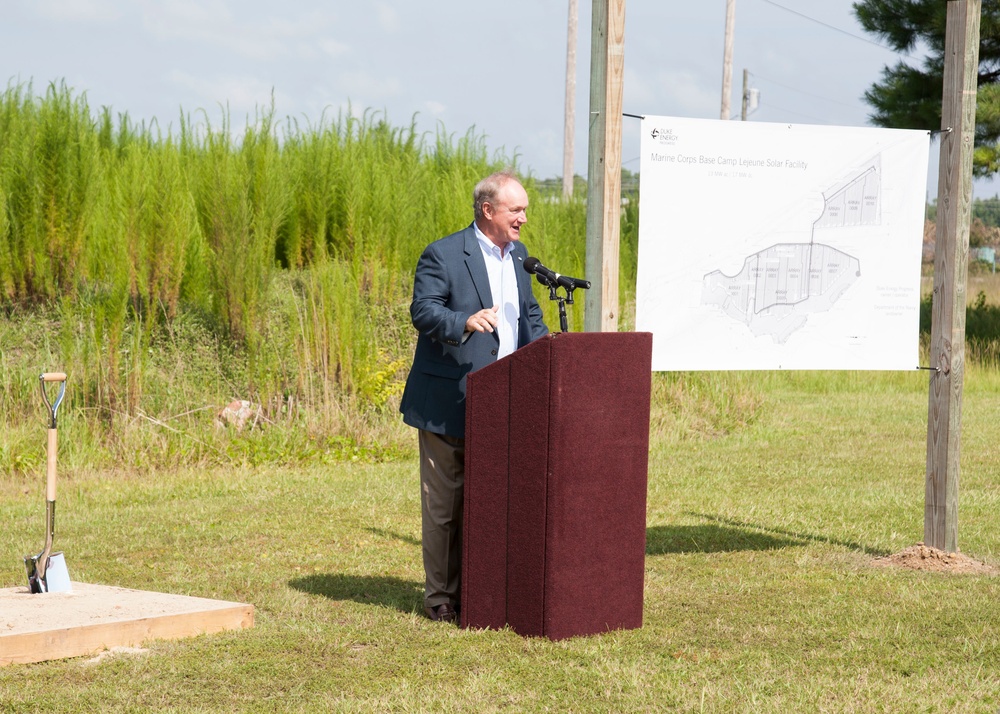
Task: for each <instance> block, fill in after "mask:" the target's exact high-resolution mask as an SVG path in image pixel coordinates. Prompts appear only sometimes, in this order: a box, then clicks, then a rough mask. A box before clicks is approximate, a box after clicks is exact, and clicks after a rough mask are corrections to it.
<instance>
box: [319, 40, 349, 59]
mask: <svg viewBox="0 0 1000 714" xmlns="http://www.w3.org/2000/svg"><path fill="white" fill-rule="evenodd" d="M318 45H319V49H320V50H322V52H323V53H324V54H327V55H329V56H330V57H341V56H343V55H346V54H347V53H348V52H350V51H351V48H350V46H349V45H345V44H344V43H343V42H337V41H336V40H332V39H323V40H320V41H319V42H318Z"/></svg>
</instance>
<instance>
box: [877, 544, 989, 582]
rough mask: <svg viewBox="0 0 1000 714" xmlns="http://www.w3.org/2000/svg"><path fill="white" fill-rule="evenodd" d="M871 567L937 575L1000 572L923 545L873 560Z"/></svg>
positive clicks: (985, 564) (980, 562) (958, 555)
mask: <svg viewBox="0 0 1000 714" xmlns="http://www.w3.org/2000/svg"><path fill="white" fill-rule="evenodd" d="M872 565H875V566H878V567H891V566H895V567H898V568H910V569H911V570H927V571H931V572H937V573H961V574H973V575H996V574H997V573H998V572H1000V570H998V569H997V568H995V567H994V566H992V565H989V564H987V563H983V562H982V561H979V560H974V559H972V558H970V557H969V556H967V555H963V554H962V553H949V552H948V551H946V550H938V549H937V548H932V547H931V546H929V545H924V544H923V543H917V544H916V545H911V546H910V547H909V548H907V549H906V550H904V551H901V552H899V553H896V554H894V555H887V556H885V557H884V558H875V559H874V560H873V561H872Z"/></svg>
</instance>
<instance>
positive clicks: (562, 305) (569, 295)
mask: <svg viewBox="0 0 1000 714" xmlns="http://www.w3.org/2000/svg"><path fill="white" fill-rule="evenodd" d="M538 281H539V282H540V283H542V284H543V285H548V286H549V300H556V301H558V302H559V330H560V331H561V332H569V321H568V320H567V318H566V304H567V303H569V304H570V305H572V304H573V291H574V290H575V289H576V288H563V289H564V290H565V291H566V297H562V296H561V295H560V294H559V293H558V290H559V286H558V285H557V284H555V283H552V282H549V281H548V280H544V279H543V278H542V276H540V275H539V276H538Z"/></svg>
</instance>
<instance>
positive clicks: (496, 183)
mask: <svg viewBox="0 0 1000 714" xmlns="http://www.w3.org/2000/svg"><path fill="white" fill-rule="evenodd" d="M511 181H516V182H517V183H519V184H520V183H521V181H520V180H519V179H518V178H517V174H515V173H514V170H513V169H504V170H503V171H497V172H496V173H492V174H490V175H489V176H487V177H486V178H484V179H483V180H482V181H480V182H479V183H477V184H476V187H475V188H474V189H473V190H472V211H473V213H475V216H476V218H477V219H479V218H482V217H483V204H484V203H495V202H496V200H497V195H498V194H499V193H500V189H502V188H503V187H504V186H506V185H507V184H508V183H510V182H511Z"/></svg>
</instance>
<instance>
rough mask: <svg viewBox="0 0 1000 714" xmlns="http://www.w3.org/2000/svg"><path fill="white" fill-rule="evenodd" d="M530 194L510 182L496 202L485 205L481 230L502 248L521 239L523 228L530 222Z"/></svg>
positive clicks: (514, 182) (501, 190)
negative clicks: (528, 211) (528, 212)
mask: <svg viewBox="0 0 1000 714" xmlns="http://www.w3.org/2000/svg"><path fill="white" fill-rule="evenodd" d="M527 210H528V194H527V193H526V192H525V190H524V187H523V186H521V184H519V183H518V182H517V181H508V182H507V183H505V184H504V186H503V188H501V189H500V191H499V193H498V194H497V197H496V200H495V201H487V202H486V203H484V204H483V219H484V220H483V225H481V226H480V227H479V228H480V230H481V231H482V232H483V233H485V234H486V237H487V238H489V239H490V240H491V241H493V243H494V244H495V245H498V246H500V247H501V248H502V247H503V246H505V245H507V244H508V243H513V242H514V241H516V240H518V239H519V238H520V237H521V226H523V225H524V224H525V223H527V222H528V214H527Z"/></svg>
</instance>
